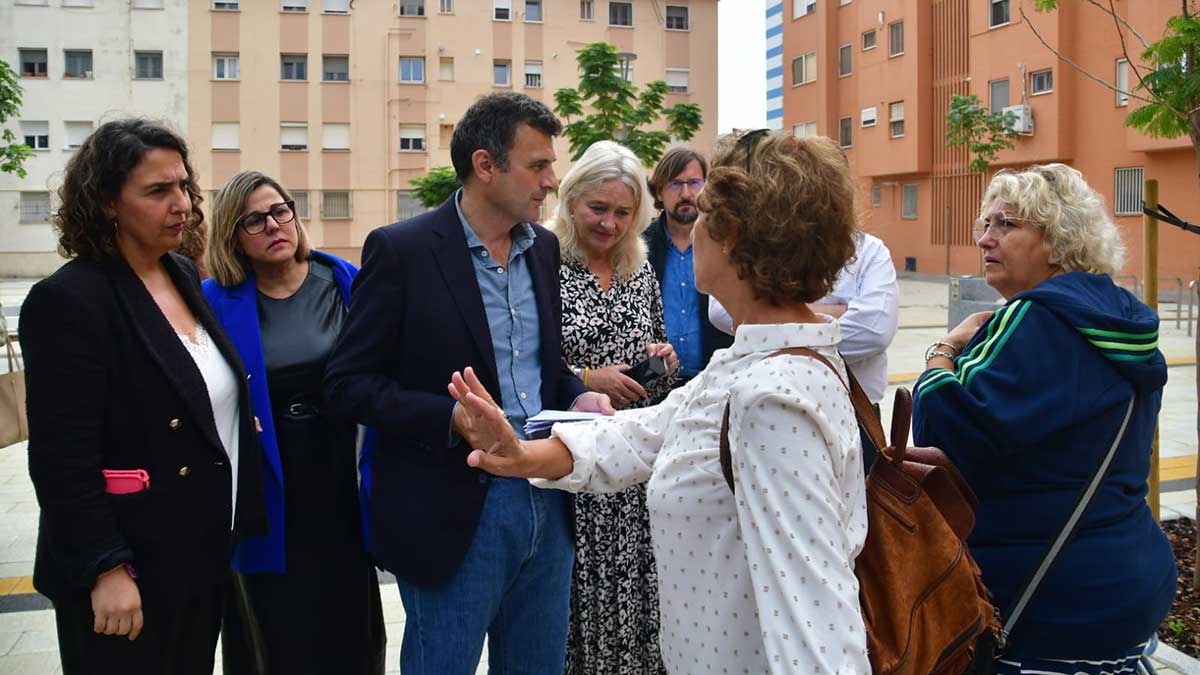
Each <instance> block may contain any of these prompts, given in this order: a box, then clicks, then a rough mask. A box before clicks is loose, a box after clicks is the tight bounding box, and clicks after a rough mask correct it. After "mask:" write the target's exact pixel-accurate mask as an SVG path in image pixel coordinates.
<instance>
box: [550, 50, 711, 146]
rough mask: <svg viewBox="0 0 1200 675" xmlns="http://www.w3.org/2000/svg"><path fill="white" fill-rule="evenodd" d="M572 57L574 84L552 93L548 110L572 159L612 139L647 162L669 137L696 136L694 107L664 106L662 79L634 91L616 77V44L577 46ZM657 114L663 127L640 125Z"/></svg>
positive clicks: (697, 117)
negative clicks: (575, 70)
mask: <svg viewBox="0 0 1200 675" xmlns="http://www.w3.org/2000/svg"><path fill="white" fill-rule="evenodd" d="M577 60H578V63H579V71H580V77H579V87H578V88H576V89H570V88H563V89H559V90H558V91H556V92H554V111H555V112H556V113H558V115H559V116H560V117H562V118H563V119H564V120H565V121H566V123H567V124H566V127H565V128H564V131H563V134H564V135H565V136H566V137H567V139H568V140H569V141H570V143H571V160H572V161H574V160H577V159H579V157H580V156H581V155H583V153H584V151H585V150H587V149H588V147H590V146H591V145H592V144H593V143H595V142H596V141H616V142H618V143H620V144H621V145H624V146H625V147H627V148H629V149H630V150H632V151H633V153H634V154H635V155H637V156H638V158H639V159H641V160H642V162H643V163H645V164H646V165H652V164H654V163H655V162H657V161H658V159H659V158H660V157H662V153H663V150H664V149H665V148H666V146H667V144H668V143H670V142H671V140H672V139H676V140H681V141H687V140H690V139H691V138H692V137H693V136H695V135H696V131H697V130H698V129H699V128H700V125H701V122H702V120H701V116H700V106H698V105H696V104H695V103H679V104H677V105H674V106H671V107H670V108H666V109H664V108H663V101H664V99H665V98H666V95H667V83H666V82H663V81H662V80H655V81H654V82H650V83H648V84H647V85H646V86H645V88H644V89H642V90H641V91H640V92H639V91H638V88H637V87H635V86H634V85H633V84H632V83H630V82H627V81H625V79H624V78H622V77H621V70H620V67H621V57H620V54H619V53H618V52H617V48H616V47H614V46H612V45H610V44H607V43H604V42H596V43H593V44H590V45H588V46H586V47H584V48H583V49H580V50H579V51H578V52H577ZM588 109H590V112H589V111H588ZM663 117H665V118H666V121H667V129H666V131H658V130H652V129H647V128H643V127H649V126H651V125H653V124H654V123H655V122H657V121H658V120H659V119H661V118H663Z"/></svg>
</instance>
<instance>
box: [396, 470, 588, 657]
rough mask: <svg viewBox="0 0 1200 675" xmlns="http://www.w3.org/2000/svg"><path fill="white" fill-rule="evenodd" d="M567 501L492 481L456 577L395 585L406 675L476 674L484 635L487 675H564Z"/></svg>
mask: <svg viewBox="0 0 1200 675" xmlns="http://www.w3.org/2000/svg"><path fill="white" fill-rule="evenodd" d="M568 499H570V496H569V495H567V494H565V493H563V492H559V491H558V490H541V489H538V488H535V487H533V486H531V485H530V484H529V483H528V481H525V480H523V479H514V478H493V479H492V483H491V485H490V486H489V488H488V494H487V499H486V500H485V501H484V505H483V512H482V513H481V514H480V516H479V527H478V529H477V530H476V531H475V540H474V541H472V542H471V546H470V548H469V549H467V556H466V558H465V559H463V562H462V565H461V566H460V567H459V568H458V572H457V573H456V574H455V575H454V577H453V578H452V579H451V580H450V581H449V582H448V583H447V584H445V585H444V586H439V587H432V588H431V587H422V586H414V585H413V584H410V583H406V582H404V581H403V580H400V579H397V581H396V583H397V585H398V586H399V588H400V599H401V601H403V603H404V613H405V615H406V619H405V625H404V642H403V644H402V646H401V647H400V672H401V673H402V674H403V675H473V674H474V673H475V670H476V666H477V664H478V663H479V656H480V653H481V652H482V651H483V638H484V635H487V636H488V669H489V673H491V675H560V674H561V673H562V672H563V666H564V664H565V662H566V651H567V621H568V617H569V615H570V594H571V568H572V566H573V565H574V562H575V549H574V543H573V537H572V530H573V528H574V524H573V523H571V522H570V519H569V517H568V511H567V500H568ZM413 545H414V546H420V545H421V542H413Z"/></svg>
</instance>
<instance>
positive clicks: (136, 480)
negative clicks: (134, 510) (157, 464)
mask: <svg viewBox="0 0 1200 675" xmlns="http://www.w3.org/2000/svg"><path fill="white" fill-rule="evenodd" d="M101 473H103V474H104V491H105V492H107V493H108V494H110V495H128V494H133V493H135V492H141V491H142V490H149V489H150V474H148V473H146V470H145V469H104V470H103V471H101Z"/></svg>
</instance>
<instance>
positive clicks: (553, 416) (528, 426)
mask: <svg viewBox="0 0 1200 675" xmlns="http://www.w3.org/2000/svg"><path fill="white" fill-rule="evenodd" d="M601 417H606V415H604V414H603V413H594V412H567V411H562V410H543V411H542V412H540V413H538V414H536V415H534V416H533V417H530V418H529V419H527V420H525V435H526V436H528V437H530V438H543V437H545V436H549V435H550V427H553V426H554V425H555V424H558V423H559V422H586V421H588V420H595V419H600V418H601Z"/></svg>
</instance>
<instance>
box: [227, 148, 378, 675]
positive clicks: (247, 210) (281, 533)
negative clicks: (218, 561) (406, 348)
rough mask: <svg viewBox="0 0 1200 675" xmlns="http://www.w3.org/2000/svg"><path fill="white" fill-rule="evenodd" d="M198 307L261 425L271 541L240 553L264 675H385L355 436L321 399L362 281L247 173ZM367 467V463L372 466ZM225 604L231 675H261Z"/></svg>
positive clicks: (285, 202)
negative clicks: (204, 302) (229, 353)
mask: <svg viewBox="0 0 1200 675" xmlns="http://www.w3.org/2000/svg"><path fill="white" fill-rule="evenodd" d="M206 255H207V261H208V269H209V272H210V273H211V274H212V277H213V278H212V279H209V280H208V281H205V282H204V294H205V296H206V297H207V298H208V302H209V304H210V305H211V306H212V308H213V312H214V313H215V314H216V316H217V319H218V320H219V321H220V322H221V323H222V324H223V325H224V326H225V330H226V331H228V333H229V336H230V338H232V340H233V343H234V345H235V346H236V347H237V349H238V352H239V353H240V354H241V357H242V360H243V361H244V362H245V363H246V371H247V373H248V378H249V385H250V396H251V399H252V400H253V402H254V412H255V414H256V415H257V416H258V419H259V420H260V424H261V426H262V432H261V433H260V434H259V439H260V441H261V447H262V455H261V457H260V458H259V461H260V463H261V465H262V472H263V483H264V488H263V491H264V495H265V497H266V503H267V515H268V518H269V520H270V529H269V532H268V534H267V535H266V536H263V537H254V538H251V539H247V540H245V541H243V542H242V543H241V544H239V545H238V547H237V548H236V549H235V551H234V558H233V566H234V569H235V570H236V571H237V572H239V573H241V574H242V575H243V576H242V578H243V580H244V585H245V589H246V591H247V594H248V596H249V598H248V600H249V606H250V607H251V608H253V610H254V612H253V613H254V616H255V617H256V618H257V623H258V628H259V630H260V631H261V634H262V638H263V639H262V643H263V644H262V646H263V647H264V651H265V657H266V662H267V666H268V672H272V673H312V674H318V673H328V674H330V675H333V674H335V673H336V674H339V675H340V674H341V673H347V674H352V675H353V674H359V673H363V674H365V673H382V672H383V663H384V654H383V650H384V642H385V638H384V634H383V630H384V629H383V615H382V612H381V609H380V604H379V584H378V581H377V579H376V576H375V569H374V567H373V566H372V565H371V562H370V560H369V558H368V556H367V554H366V549H365V548H364V545H363V537H362V535H361V530H360V527H359V522H360V519H359V505H358V495H357V484H358V482H357V475H356V473H355V469H356V467H355V440H356V432H357V428H356V427H355V426H354V425H353V424H348V423H345V422H343V421H340V420H338V419H335V418H332V417H331V416H330V415H328V413H327V412H326V405H325V402H324V401H323V400H322V395H321V378H322V376H323V374H324V372H325V361H326V360H327V359H328V357H329V353H330V352H331V351H332V350H333V345H334V342H335V341H336V340H337V336H338V332H339V330H340V329H341V326H342V321H343V320H344V318H345V316H346V307H347V306H348V305H349V303H350V286H351V283H352V281H353V280H354V276H355V274H357V272H358V268H356V267H355V266H354V265H351V264H350V263H348V262H346V261H345V260H342V259H340V258H337V257H335V256H332V255H329V254H326V253H322V252H320V251H316V250H313V249H311V248H310V246H309V243H308V234H307V233H306V232H305V229H304V224H303V223H302V222H301V221H300V216H299V214H297V213H296V208H295V201H294V200H293V199H292V196H291V195H290V194H289V193H288V191H287V190H286V189H285V188H284V187H283V186H282V185H280V184H279V183H278V182H276V181H275V180H273V179H272V178H270V177H268V176H265V175H263V174H261V173H259V172H257V171H244V172H242V173H240V174H238V175H236V176H234V177H233V178H231V179H229V182H228V183H226V184H225V186H224V187H223V188H221V191H220V192H218V193H217V196H216V197H215V199H214V204H213V227H212V232H211V238H210V241H209V245H208V251H207V254H206ZM364 456H367V457H369V452H367V453H365V455H364ZM235 606H236V603H230V604H229V610H228V611H227V612H226V619H225V624H224V637H223V645H224V650H223V657H224V664H225V672H226V673H231V674H236V673H243V672H253V671H252V670H251V669H250V666H251V664H252V663H253V657H252V655H251V654H250V649H251V648H250V647H249V646H248V644H247V643H246V642H245V641H244V636H245V634H246V630H245V625H244V622H245V621H247V620H248V615H243V613H241V612H238V611H236V610H234V607H235Z"/></svg>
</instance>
